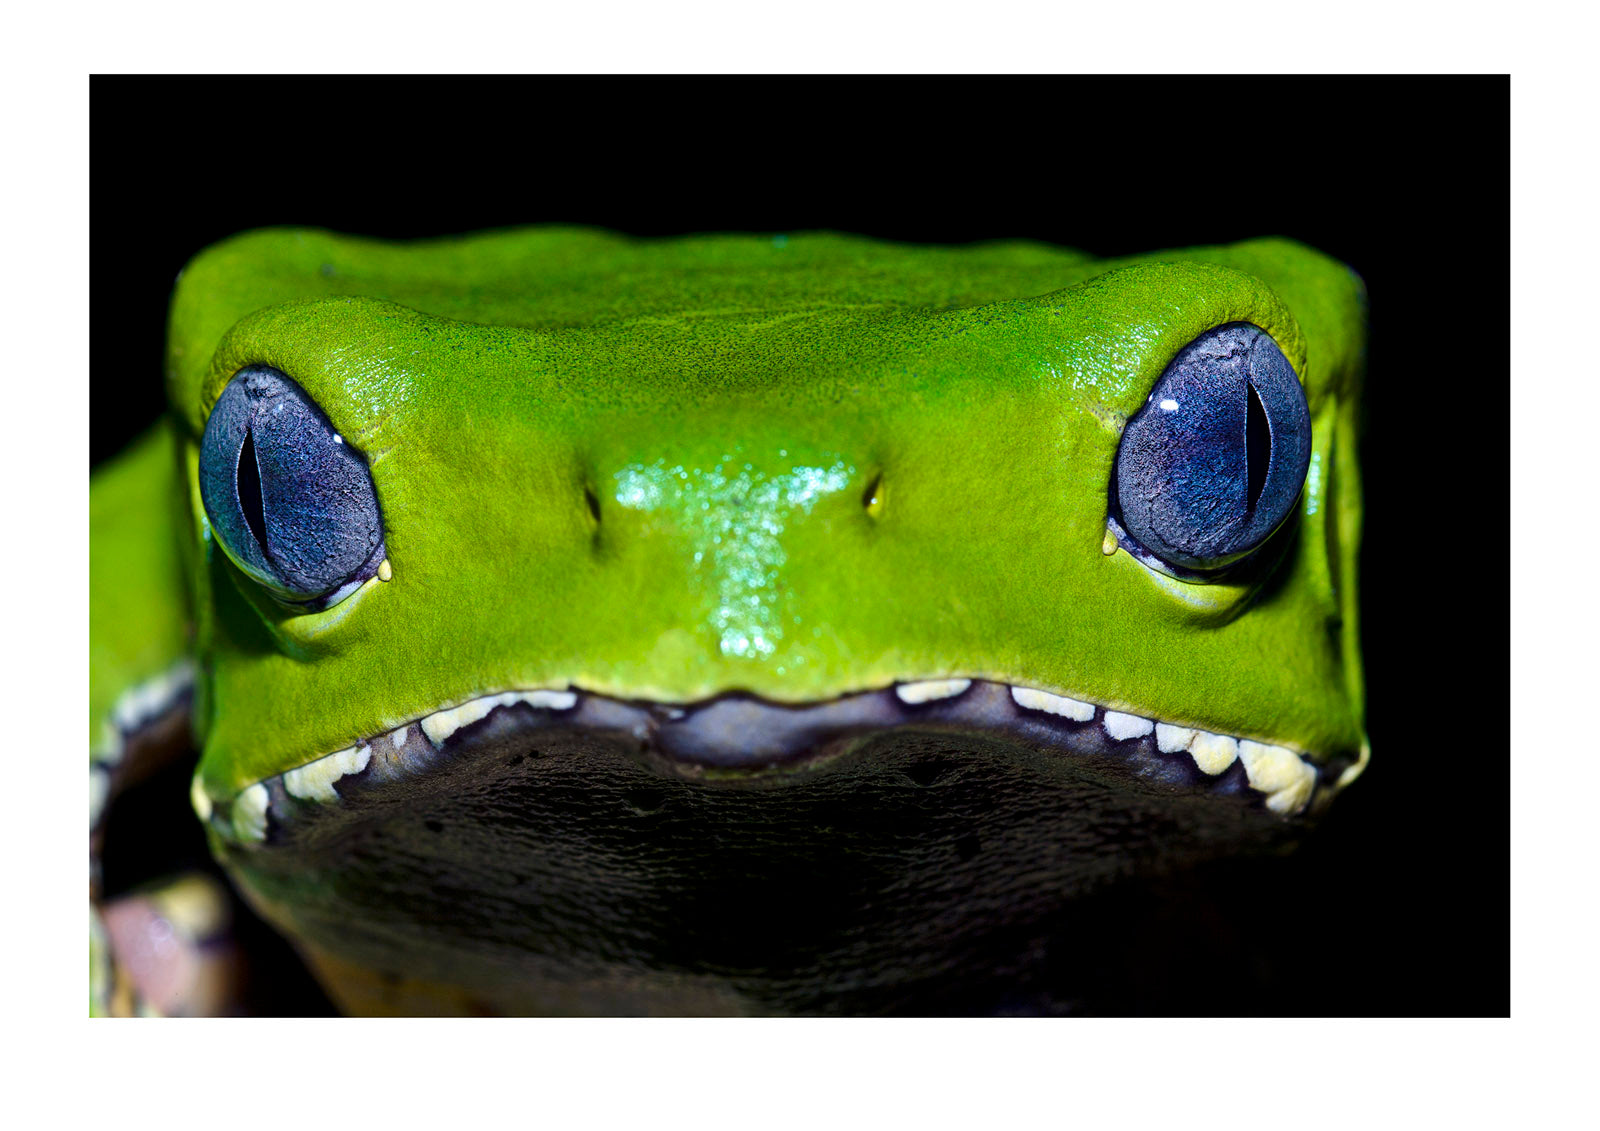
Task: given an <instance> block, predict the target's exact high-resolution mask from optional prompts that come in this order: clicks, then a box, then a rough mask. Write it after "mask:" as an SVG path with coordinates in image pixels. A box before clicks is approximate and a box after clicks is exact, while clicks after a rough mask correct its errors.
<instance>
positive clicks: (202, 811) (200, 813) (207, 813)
mask: <svg viewBox="0 0 1600 1131" xmlns="http://www.w3.org/2000/svg"><path fill="white" fill-rule="evenodd" d="M189 804H190V805H192V806H194V813H195V816H197V817H199V818H200V820H201V822H202V823H206V822H209V821H210V820H211V795H210V794H209V793H207V792H206V790H205V786H203V785H201V784H200V775H199V774H196V775H195V776H194V779H193V780H192V781H190V782H189Z"/></svg>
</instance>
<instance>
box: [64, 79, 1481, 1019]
mask: <svg viewBox="0 0 1600 1131" xmlns="http://www.w3.org/2000/svg"><path fill="white" fill-rule="evenodd" d="M1509 94H1510V91H1509V80H1507V79H1505V78H1504V77H1489V78H1470V79H1467V78H1429V79H1404V78H1379V79H1282V78H1250V79H1241V78H1235V79H1214V78H1171V79H1167V78H1115V79H1076V78H1048V79H1045V78H1026V79H983V78H979V79H952V78H940V79H917V78H896V79H883V78H874V79H842V78H808V79H703V78H702V79H674V78H650V79H636V78H583V79H561V80H557V79H534V80H509V79H505V80H502V79H476V80H420V79H406V80H387V79H374V78H369V79H272V78H251V79H229V80H214V79H213V80H197V79H185V80H178V79H150V78H142V79H141V78H115V79H113V78H96V79H94V80H93V82H92V89H91V113H92V119H91V129H92V150H91V176H92V196H91V210H92V215H91V270H92V281H91V303H92V305H91V312H90V313H91V322H92V325H93V341H92V352H91V359H92V367H93V372H92V374H91V384H90V389H91V396H90V405H91V410H90V440H91V460H92V461H94V462H98V461H100V460H102V459H104V458H106V457H108V456H109V455H111V454H114V453H115V452H116V451H117V450H118V449H119V448H120V447H122V446H123V445H124V444H125V443H126V442H127V441H128V440H129V439H131V438H132V437H133V436H134V435H135V434H137V432H138V431H140V430H141V429H142V428H143V427H145V426H147V425H148V424H149V423H150V422H151V421H153V420H154V419H155V417H156V415H157V413H158V412H159V406H160V404H161V385H160V369H161V354H162V346H163V334H164V321H165V312H166V301H167V296H168V293H169V291H170V288H171V285H172V281H173V278H174V277H175V275H176V274H177V272H178V270H179V269H180V268H181V267H182V266H183V264H184V263H185V262H186V261H187V259H188V258H189V257H190V256H191V255H193V254H194V253H195V252H196V251H198V250H200V249H201V248H203V247H204V246H206V245H207V244H209V243H211V242H213V241H215V240H217V239H220V238H222V237H224V236H227V235H229V234H231V233H233V232H236V231H240V230H242V229H245V228H250V227H256V226H260V225H265V224H306V225H315V226H321V227H329V228H334V229H338V230H343V231H350V232H359V233H364V234H370V235H378V236H390V237H406V236H422V235H438V234H444V233H449V232H460V231H470V230H473V229H477V228H484V227H495V226H505V225H513V224H521V223H537V222H548V221H560V222H568V223H584V224H594V225H599V226H604V227H608V228H614V229H618V230H621V231H624V232H629V233H633V234H637V235H669V234H676V233H684V232H702V231H719V230H728V231H734V230H754V231H764V232H783V231H794V230H801V229H808V228H832V229H839V230H844V231H852V232H861V233H865V234H868V235H873V236H879V237H883V238H888V239H897V240H912V241H938V242H962V241H967V240H974V239H987V238H999V237H1029V238H1033V239H1040V240H1046V241H1051V242H1056V243H1062V244H1067V245H1071V246H1075V247H1080V248H1084V249H1086V250H1089V251H1092V252H1095V253H1098V254H1101V255H1117V254H1124V253H1134V252H1142V251H1149V250H1153V249H1156V248H1161V247H1169V246H1172V247H1178V246H1186V245H1192V244H1201V243H1213V242H1227V241H1230V240H1235V239H1244V238H1249V237H1253V236H1261V235H1287V236H1292V237H1295V238H1297V239H1300V240H1303V241H1304V242H1306V243H1308V244H1311V245H1312V246H1314V247H1317V248H1319V249H1321V250H1323V251H1325V252H1328V253H1329V254H1331V255H1334V256H1336V257H1338V258H1340V259H1343V260H1344V261H1345V262H1347V263H1349V264H1351V265H1352V266H1353V267H1355V269H1356V270H1357V271H1358V272H1359V273H1360V274H1361V275H1362V276H1363V277H1364V278H1365V280H1366V282H1367V286H1368V289H1369V293H1370V297H1371V307H1372V322H1371V344H1370V357H1371V363H1370V368H1369V374H1368V385H1367V392H1366V406H1365V409H1366V433H1365V438H1364V443H1363V449H1364V456H1363V460H1364V467H1365V477H1366V484H1367V522H1366V532H1365V543H1364V550H1363V558H1362V584H1363V598H1362V601H1363V631H1364V636H1365V641H1366V658H1367V675H1368V686H1369V711H1368V716H1369V732H1370V735H1371V740H1372V747H1373V751H1374V753H1373V761H1372V765H1371V767H1370V768H1369V770H1368V772H1367V774H1366V775H1365V776H1364V777H1363V778H1362V779H1361V781H1360V782H1359V783H1358V784H1357V785H1356V786H1354V787H1353V788H1352V789H1350V790H1349V791H1348V792H1347V793H1346V794H1345V795H1344V796H1342V797H1341V798H1340V799H1339V801H1338V802H1337V803H1336V804H1335V805H1334V806H1333V807H1332V809H1331V810H1330V811H1329V813H1328V815H1327V817H1326V819H1325V820H1324V822H1323V823H1322V825H1321V827H1320V828H1319V830H1318V831H1317V833H1316V835H1315V836H1313V837H1312V838H1311V840H1310V841H1309V842H1308V843H1307V844H1306V845H1304V846H1303V848H1302V849H1301V850H1300V852H1298V853H1297V854H1296V855H1295V856H1294V857H1292V858H1290V859H1289V860H1264V861H1243V862H1238V863H1232V864H1228V865H1222V866H1214V867H1209V868H1203V869H1201V870H1199V871H1198V872H1196V873H1189V874H1185V875H1183V876H1180V877H1174V878H1170V879H1167V880H1163V881H1158V882H1156V883H1153V884H1151V885H1149V886H1147V887H1144V888H1141V889H1138V890H1136V891H1132V892H1125V893H1121V894H1119V895H1117V896H1115V897H1108V898H1107V899H1106V900H1105V901H1103V908H1102V913H1101V918H1102V921H1103V922H1105V923H1109V924H1112V926H1110V927H1108V928H1106V929H1105V930H1103V931H1100V932H1099V933H1098V934H1096V935H1095V936H1094V937H1092V938H1088V939H1086V941H1085V942H1084V943H1083V944H1082V946H1081V947H1080V948H1079V949H1078V950H1077V951H1074V952H1070V953H1068V954H1066V955H1065V956H1064V957H1063V959H1062V961H1082V962H1083V963H1084V965H1085V968H1093V969H1094V970H1095V971H1096V973H1095V979H1096V981H1097V985H1096V987H1095V988H1094V989H1093V990H1092V991H1090V992H1089V993H1088V997H1087V999H1086V1004H1087V1007H1089V1008H1091V1009H1093V1010H1095V1011H1098V1012H1133V1013H1196V1012H1197V1013H1246V1014H1279V1013H1289V1014H1295V1013H1306V1014H1361V1015H1366V1014H1379V1015H1385V1014H1408V1015H1409V1014H1424V1015H1453V1014H1480V1015H1503V1014H1507V1013H1509V1010H1510V968H1509V961H1510V876H1509V856H1510V839H1509V805H1508V800H1509V799H1508V789H1509V766H1508V753H1509V706H1508V703H1507V701H1506V695H1507V693H1508V689H1509V660H1508V654H1509V647H1508V645H1509V629H1508V625H1509V597H1508V592H1509V587H1508V584H1507V581H1506V578H1507V573H1506V572H1505V571H1506V563H1507V560H1508V559H1507V555H1506V551H1505V547H1506V546H1507V545H1508V542H1507V540H1506V539H1505V532H1506V530H1507V525H1508V517H1509V456H1508V444H1507V437H1508V429H1507V420H1506V415H1505V413H1506V406H1507V401H1508V397H1507V393H1508V388H1509V386H1508V373H1509V323H1508V312H1509V152H1510V146H1509V140H1510V132H1509V129H1510V127H1509Z"/></svg>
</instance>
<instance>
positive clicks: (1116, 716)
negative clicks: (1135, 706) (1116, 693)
mask: <svg viewBox="0 0 1600 1131" xmlns="http://www.w3.org/2000/svg"><path fill="white" fill-rule="evenodd" d="M1101 725H1102V726H1104V727H1105V728H1106V733H1107V734H1109V735H1110V736H1111V737H1112V738H1114V739H1116V740H1117V741H1118V742H1121V741H1122V740H1123V739H1126V738H1138V737H1140V736H1141V735H1146V734H1149V733H1150V732H1151V731H1153V730H1155V729H1156V724H1155V723H1153V722H1151V721H1150V720H1149V719H1145V718H1141V717H1140V716H1138V715H1125V714H1123V713H1122V712H1121V711H1107V712H1106V717H1105V718H1104V719H1102V720H1101Z"/></svg>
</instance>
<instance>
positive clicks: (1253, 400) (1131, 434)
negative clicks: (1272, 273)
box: [1109, 322, 1311, 581]
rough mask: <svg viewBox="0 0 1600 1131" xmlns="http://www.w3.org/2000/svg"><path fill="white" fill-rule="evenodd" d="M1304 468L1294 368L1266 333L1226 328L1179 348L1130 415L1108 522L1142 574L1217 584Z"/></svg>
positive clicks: (1241, 325) (1289, 506)
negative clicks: (1148, 571)
mask: <svg viewBox="0 0 1600 1131" xmlns="http://www.w3.org/2000/svg"><path fill="white" fill-rule="evenodd" d="M1310 461H1311V416H1310V413H1309V411H1308V409H1307V406H1306V395H1305V392H1304V390H1302V389H1301V387H1300V381H1299V378H1298V377H1297V376H1296V375H1295V371H1294V367H1293V366H1291V365H1290V364H1289V360H1288V358H1286V357H1284V356H1283V351H1282V350H1280V349H1279V348H1278V344H1277V343H1276V342H1275V341H1273V340H1272V337H1271V335H1269V334H1268V333H1267V332H1266V331H1265V330H1262V329H1261V328H1260V327H1258V326H1252V325H1250V324H1249V323H1246V322H1230V323H1227V324H1225V325H1222V326H1218V327H1216V328H1214V329H1211V330H1208V331H1206V332H1205V333H1204V334H1201V335H1200V336H1199V337H1198V338H1196V339H1195V340H1194V341H1192V342H1190V343H1189V344H1188V345H1187V346H1185V347H1184V348H1183V350H1182V351H1181V352H1180V353H1179V354H1178V356H1177V357H1176V358H1174V359H1173V361H1172V363H1171V364H1170V365H1168V366H1167V369H1166V371H1165V372H1164V373H1163V374H1162V375H1161V379H1160V380H1159V381H1157V382H1156V386H1155V388H1154V389H1153V390H1151V393H1150V396H1149V398H1148V400H1147V401H1146V402H1145V405H1144V407H1143V408H1141V409H1140V410H1139V411H1138V412H1136V413H1135V414H1134V415H1133V417H1132V418H1131V419H1129V421H1128V423H1127V426H1126V427H1125V428H1124V429H1123V431H1122V441H1121V443H1120V444H1119V445H1118V447H1117V459H1116V468H1115V470H1114V472H1113V477H1112V482H1111V498H1110V503H1111V505H1110V514H1109V517H1110V519H1111V520H1112V522H1113V524H1115V525H1114V529H1117V528H1118V527H1119V529H1117V533H1118V534H1119V537H1122V538H1125V539H1126V540H1127V541H1131V543H1132V545H1130V546H1129V547H1128V548H1129V549H1130V551H1132V552H1133V553H1134V554H1135V556H1136V557H1138V558H1139V559H1140V560H1141V561H1143V562H1144V563H1145V564H1146V565H1147V566H1150V567H1151V568H1153V569H1158V570H1160V571H1161V572H1163V573H1167V574H1170V575H1172V576H1174V577H1179V578H1182V579H1184V580H1191V581H1204V580H1207V579H1212V578H1218V577H1220V576H1222V571H1224V570H1226V569H1228V568H1229V567H1231V566H1233V565H1234V564H1236V563H1239V562H1241V561H1243V560H1244V559H1245V558H1247V557H1248V556H1250V555H1251V554H1253V553H1254V552H1255V551H1256V550H1257V549H1258V548H1260V547H1261V546H1263V545H1264V544H1265V543H1266V542H1267V540H1268V539H1269V538H1270V537H1271V536H1272V534H1273V532H1274V531H1275V530H1277V529H1278V528H1279V527H1280V526H1281V525H1283V523H1284V520H1285V519H1287V518H1288V517H1289V515H1290V514H1291V513H1292V512H1293V510H1294V506H1295V501H1296V500H1297V499H1298V498H1299V497H1300V489H1301V487H1302V486H1303V485H1304V484H1305V481H1306V469H1307V467H1308V466H1309V465H1310ZM1127 541H1125V542H1124V544H1127Z"/></svg>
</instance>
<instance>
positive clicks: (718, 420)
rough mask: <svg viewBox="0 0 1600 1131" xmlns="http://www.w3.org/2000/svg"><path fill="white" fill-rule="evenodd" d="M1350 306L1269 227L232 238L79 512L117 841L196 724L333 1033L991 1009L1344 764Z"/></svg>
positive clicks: (1347, 297) (240, 834)
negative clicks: (391, 1026)
mask: <svg viewBox="0 0 1600 1131" xmlns="http://www.w3.org/2000/svg"><path fill="white" fill-rule="evenodd" d="M1364 307H1365V298H1364V293H1363V289H1362V286H1361V283H1360V281H1359V280H1358V279H1357V278H1356V277H1355V276H1354V275H1353V273H1351V272H1350V271H1349V270H1348V269H1347V268H1345V267H1344V266H1342V265H1341V264H1339V263H1337V262H1335V261H1333V260H1330V259H1328V258H1327V257H1325V256H1323V255H1321V254H1319V253H1317V252H1315V251H1312V250H1310V249H1309V248H1306V247H1304V246H1301V245H1299V244H1296V243H1293V242H1290V241H1286V240H1279V239H1266V240H1256V241H1251V242H1247V243H1241V244H1236V245H1232V246H1227V247H1207V248H1192V249H1184V250H1177V251H1167V252H1160V253H1155V254H1151V255H1144V256H1138V257H1132V258H1127V259H1117V260H1100V259H1095V258H1091V257H1089V256H1087V255H1084V254H1082V253H1079V252H1074V251H1070V250H1066V249H1062V248H1058V247H1053V246H1046V245H1041V244H1036V243H1028V242H1020V241H1016V242H997V243H987V244H978V245H971V246H964V247H935V246H909V245H897V244H891V243H882V242H878V241H874V240H870V239H865V238H860V237H854V236H844V235H834V234H822V233H803V234H797V235H792V236H787V237H783V236H780V237H776V238H773V237H762V236H753V235H721V236H703V237H692V238H679V239H668V240H636V239H631V238H627V237H623V236H619V235H615V234H611V233H607V232H602V231H595V230H586V229H575V228H528V229H520V230H512V231H504V232H492V233H485V234H480V235H474V236H468V237H459V238H451V239H443V240H434V241H427V242H418V243H409V244H407V243H387V242H381V241H374V240H368V239H361V238H354V237H347V236H342V235H336V234H332V233H329V232H325V231H318V230H290V229H274V230H264V231H257V232H251V233H247V234H244V235H241V236H237V237H235V238H233V239H230V240H228V241H226V242H224V243H221V244H219V245H216V246H215V247H212V248H210V249H208V250H207V251H205V252H203V253H202V254H201V255H199V256H198V257H197V258H196V259H195V260H194V261H193V262H192V263H191V264H190V265H189V266H188V267H187V268H186V269H185V271H184V272H183V274H182V276H181V278H180V279H179V282H178V285H177V290H176V293H175V296H174V298H173V303H172V314H171V322H170V328H169V348H168V358H167V372H166V378H167V388H168V395H169V401H170V409H171V412H170V416H169V420H168V422H167V423H165V424H164V425H163V426H162V427H161V428H159V429H158V430H157V431H155V432H153V433H151V434H150V435H149V436H147V437H146V438H145V439H144V440H143V441H141V442H140V443H139V444H138V445H137V446H136V447H135V448H133V449H132V450H130V451H129V452H128V453H126V454H125V455H124V456H123V457H121V458H120V459H119V460H117V461H116V462H114V463H113V464H111V465H109V466H108V467H107V468H105V469H104V470H103V471H102V472H101V473H100V474H98V475H97V476H96V478H95V480H94V482H93V486H92V489H91V546H92V550H91V593H90V601H91V661H92V673H91V689H90V690H91V693H90V747H91V790H92V797H91V801H92V820H91V823H92V824H94V823H95V822H97V821H98V820H99V818H100V814H101V811H102V810H103V808H104V807H105V806H106V805H107V804H108V802H107V800H106V799H107V798H110V799H111V802H110V803H113V804H114V803H115V798H116V797H117V795H118V793H119V791H120V789H121V786H122V782H123V780H124V778H125V777H126V776H127V775H128V773H129V771H128V770H127V767H128V766H129V765H130V764H132V763H133V762H134V761H137V759H136V758H135V754H136V753H137V751H138V750H139V748H140V745H141V743H142V742H145V741H146V738H147V736H148V735H150V734H151V733H152V732H154V731H157V730H160V729H161V728H163V727H164V728H165V730H166V733H168V735H169V737H170V733H171V732H172V730H173V720H174V719H175V718H176V719H179V720H181V719H182V718H184V717H188V718H189V719H190V721H191V726H192V730H193V734H194V735H195V737H196V741H197V742H198V746H199V749H200V751H201V756H200V761H199V767H198V771H197V772H196V774H195V776H194V784H193V790H192V801H193V805H194V808H195V810H196V811H197V812H198V814H199V817H200V819H201V820H202V821H204V822H205V824H206V827H207V829H208V835H209V838H210V841H211V845H212V849H213V852H214V853H215V855H216V856H217V857H218V859H219V860H221V861H222V863H223V864H224V866H225V868H226V870H227V871H228V873H229V874H230V876H231V877H232V878H233V879H234V880H235V882H236V883H237V885H238V886H239V887H240V888H241V890H242V891H243V892H244V893H245V895H246V897H247V898H248V899H249V901H250V902H251V903H252V904H253V905H254V906H255V907H256V908H257V909H258V910H259V911H260V912H261V913H262V914H263V915H264V916H265V917H266V918H267V919H268V920H269V921H270V922H271V923H272V924H274V925H275V926H276V927H277V928H278V929H279V930H281V931H282V932H283V933H284V934H285V935H286V936H288V937H289V938H290V939H291V940H292V941H293V942H294V943H295V945H296V946H297V947H298V948H299V949H300V951H301V952H302V953H303V954H304V955H305V956H306V957H307V958H308V960H309V962H310V964H311V965H312V967H313V968H314V969H315V970H316V971H317V973H318V975H319V977H320V979H321V980H322V981H323V983H324V985H325V986H326V987H327V988H328V990H329V992H330V994H331V995H332V996H333V997H334V999H335V1000H336V1001H337V1002H338V1003H339V1004H340V1005H341V1006H342V1007H343V1008H345V1009H347V1010H349V1011H352V1012H495V1013H785V1012H786V1013H861V1012H884V1011H917V1010H928V1009H938V1008H940V1003H941V1002H946V1001H949V1000H952V999H951V998H950V997H949V994H948V991H949V988H950V987H951V986H952V985H956V984H960V985H964V986H967V987H975V988H974V989H973V991H972V992H973V994H975V995H977V996H976V997H974V998H973V999H972V1000H980V999H981V997H982V994H983V993H986V992H989V990H990V989H992V991H993V996H994V1000H995V1001H996V1002H999V1001H1000V1000H1002V999H1003V998H1005V996H1006V992H1007V991H1006V987H1007V986H1008V985H1012V986H1014V985H1018V984H1025V983H1026V981H1027V965H1028V961H1029V960H1028V954H1029V953H1030V948H1032V947H1034V946H1035V942H1036V940H1037V938H1038V936H1039V935H1040V933H1041V932H1044V931H1049V930H1058V929H1070V923H1071V907H1072V905H1073V901H1074V900H1075V899H1076V898H1077V897H1079V896H1081V895H1083V894H1084V893H1086V892H1089V891H1092V890H1096V889H1098V888H1099V887H1101V886H1103V885H1104V884H1106V883H1108V882H1110V881H1113V880H1116V879H1117V878H1119V877H1124V876H1128V875H1134V874H1138V873H1140V872H1141V871H1144V870H1148V869H1151V868H1161V867H1168V866H1170V865H1171V864H1173V863H1174V862H1184V861H1192V860H1199V859H1203V858H1207V857H1214V856H1218V855H1222V854H1231V853H1239V852H1244V851H1259V850H1262V849H1270V848H1275V847H1279V846H1282V845H1284V844H1286V843H1288V842H1290V841H1292V840H1293V839H1294V837H1295V836H1296V835H1298V833H1299V832H1300V831H1302V830H1303V829H1304V827H1305V825H1306V823H1307V821H1308V819H1309V818H1310V817H1311V816H1312V815H1314V814H1315V812H1317V811H1318V810H1319V809H1320V808H1321V806H1322V805H1323V804H1325V803H1326V801H1327V800H1328V799H1329V798H1330V797H1331V796H1332V794H1333V793H1334V792H1335V791H1336V790H1337V789H1339V788H1340V787H1341V786H1343V785H1345V784H1347V783H1348V782H1349V781H1350V780H1351V779H1352V778H1353V777H1354V776H1355V775H1356V774H1357V773H1358V772H1359V771H1360V769H1361V768H1362V767H1363V766H1364V765H1365V762H1366V758H1367V748H1366V742H1365V737H1364V733H1363V721H1362V684H1361V666H1360V653H1359V649H1358V642H1357V636H1356V615H1355V614H1356V607H1357V606H1356V586H1355V574H1354V569H1355V561H1356V552H1357V547H1358V537H1359V524H1360V484H1359V472H1358V467H1357V463H1356V459H1355V453H1356V439H1357V436H1356V428H1355V425H1356V421H1357V408H1358V400H1357V394H1358V389H1359V380H1360V376H1361V369H1362V364H1363V357H1364V349H1365V337H1364ZM1263 898H1270V893H1263ZM1063 925H1065V926H1063ZM964 1000H965V999H964Z"/></svg>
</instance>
